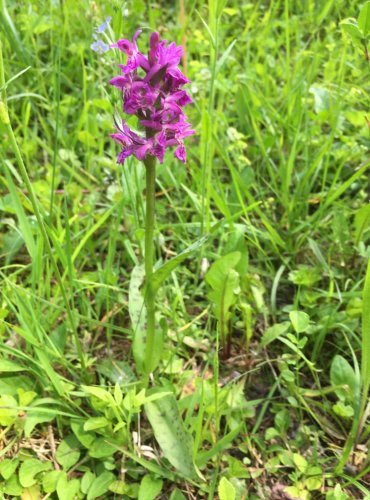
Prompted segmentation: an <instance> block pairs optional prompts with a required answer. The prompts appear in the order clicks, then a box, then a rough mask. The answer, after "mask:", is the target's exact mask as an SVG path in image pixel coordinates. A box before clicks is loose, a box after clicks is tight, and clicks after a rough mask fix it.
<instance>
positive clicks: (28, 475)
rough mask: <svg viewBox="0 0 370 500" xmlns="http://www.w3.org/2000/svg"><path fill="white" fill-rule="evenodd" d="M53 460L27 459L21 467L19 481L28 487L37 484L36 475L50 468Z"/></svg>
mask: <svg viewBox="0 0 370 500" xmlns="http://www.w3.org/2000/svg"><path fill="white" fill-rule="evenodd" d="M51 467H52V466H51V462H41V460H37V459H36V458H30V459H28V460H25V461H24V462H23V463H22V465H21V466H20V468H19V482H20V483H21V485H22V486H23V487H24V488H28V487H29V486H32V485H34V484H36V482H37V479H36V478H35V476H37V474H39V473H40V472H43V471H46V470H50V469H51Z"/></svg>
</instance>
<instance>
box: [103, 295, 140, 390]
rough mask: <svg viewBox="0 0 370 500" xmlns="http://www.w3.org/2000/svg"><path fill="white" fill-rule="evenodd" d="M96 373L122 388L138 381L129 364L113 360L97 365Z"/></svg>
mask: <svg viewBox="0 0 370 500" xmlns="http://www.w3.org/2000/svg"><path fill="white" fill-rule="evenodd" d="M129 300H130V299H129ZM96 371H97V372H98V373H100V374H101V375H103V376H104V377H105V378H107V379H108V380H109V381H110V382H113V384H119V385H120V386H122V385H125V384H129V383H130V382H133V381H134V380H135V379H136V377H135V374H134V372H133V370H132V368H131V366H130V365H129V363H128V362H126V361H119V360H116V359H112V358H106V359H104V360H103V361H102V362H101V363H99V364H97V365H96Z"/></svg>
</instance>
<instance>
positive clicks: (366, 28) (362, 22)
mask: <svg viewBox="0 0 370 500" xmlns="http://www.w3.org/2000/svg"><path fill="white" fill-rule="evenodd" d="M358 27H359V28H360V30H361V31H362V34H363V36H364V37H367V36H368V35H369V33H370V2H366V3H365V5H364V6H363V7H362V9H361V12H360V15H359V16H358Z"/></svg>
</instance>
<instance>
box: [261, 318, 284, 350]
mask: <svg viewBox="0 0 370 500" xmlns="http://www.w3.org/2000/svg"><path fill="white" fill-rule="evenodd" d="M289 327H290V323H289V321H284V322H283V323H276V324H275V325H272V326H270V328H268V329H267V330H266V331H265V333H264V334H263V335H262V338H261V346H262V347H266V346H267V345H268V344H270V343H271V342H273V341H274V340H276V339H277V338H279V337H280V336H281V335H284V334H285V333H286V332H287V331H288V330H289Z"/></svg>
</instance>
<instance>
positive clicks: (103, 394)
mask: <svg viewBox="0 0 370 500" xmlns="http://www.w3.org/2000/svg"><path fill="white" fill-rule="evenodd" d="M81 389H82V390H83V391H84V392H86V393H87V394H90V395H91V396H95V397H96V398H98V399H100V400H101V401H104V402H105V403H108V404H111V405H113V406H114V405H115V401H114V398H113V396H112V394H111V393H110V392H108V391H106V390H105V389H103V388H102V387H94V386H87V385H82V386H81Z"/></svg>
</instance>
